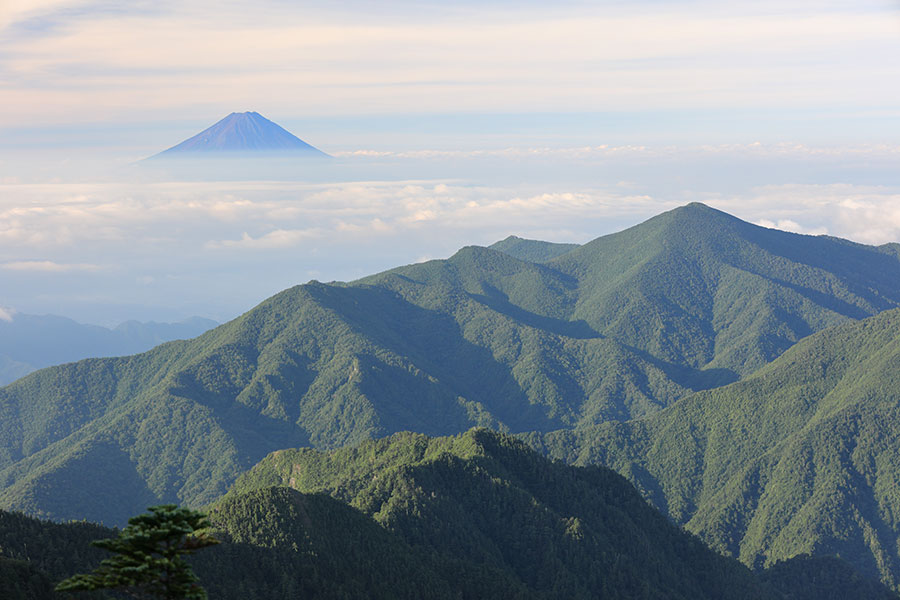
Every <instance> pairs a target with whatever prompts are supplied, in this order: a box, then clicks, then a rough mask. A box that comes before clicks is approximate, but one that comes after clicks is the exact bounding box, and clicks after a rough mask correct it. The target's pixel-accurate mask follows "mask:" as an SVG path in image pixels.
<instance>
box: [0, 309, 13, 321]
mask: <svg viewBox="0 0 900 600" xmlns="http://www.w3.org/2000/svg"><path fill="white" fill-rule="evenodd" d="M15 314H16V311H15V310H13V309H12V308H3V307H2V306H0V321H6V322H7V323H12V320H13V316H14V315H15Z"/></svg>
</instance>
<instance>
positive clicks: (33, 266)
mask: <svg viewBox="0 0 900 600" xmlns="http://www.w3.org/2000/svg"><path fill="white" fill-rule="evenodd" d="M0 269H4V270H7V271H31V272H39V273H65V272H68V271H99V270H101V269H103V266H102V265H94V264H90V263H58V262H53V261H52V260H18V261H12V262H7V263H0Z"/></svg>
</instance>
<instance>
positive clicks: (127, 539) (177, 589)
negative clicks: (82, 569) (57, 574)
mask: <svg viewBox="0 0 900 600" xmlns="http://www.w3.org/2000/svg"><path fill="white" fill-rule="evenodd" d="M148 511H149V512H147V513H144V514H141V515H138V516H136V517H132V518H131V519H129V520H128V526H127V527H126V528H125V529H123V530H122V531H121V532H120V533H119V535H118V537H115V538H110V539H102V540H96V541H94V542H92V545H94V546H97V547H99V548H103V549H105V550H108V551H110V552H112V553H114V554H115V556H113V557H112V558H108V559H106V560H104V561H103V562H102V563H101V564H100V567H98V568H97V569H96V570H94V571H93V572H92V573H87V574H78V575H75V576H73V577H70V578H69V579H66V580H64V581H62V582H60V584H59V585H57V586H56V589H57V591H75V590H101V589H112V590H121V591H123V592H126V593H128V594H131V595H133V596H134V597H136V598H159V599H161V600H176V599H188V600H206V591H205V590H204V589H203V588H202V587H200V585H199V583H198V582H199V580H198V578H197V576H196V575H194V572H193V570H192V569H191V567H190V565H189V564H188V563H187V561H185V559H184V556H185V555H187V554H193V553H194V552H196V551H197V550H200V549H201V548H206V547H207V546H212V545H215V544H217V543H218V540H216V539H215V538H213V537H212V536H210V535H209V534H208V533H206V532H204V531H202V530H203V529H205V528H207V527H209V525H210V524H209V521H207V519H206V515H204V514H203V513H201V512H197V511H194V510H190V509H188V508H180V507H178V506H177V505H175V504H163V505H160V506H152V507H150V508H149V509H148Z"/></svg>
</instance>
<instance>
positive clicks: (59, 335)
mask: <svg viewBox="0 0 900 600" xmlns="http://www.w3.org/2000/svg"><path fill="white" fill-rule="evenodd" d="M7 316H8V317H9V318H8V319H0V385H6V384H8V383H11V382H13V381H15V380H16V379H18V378H20V377H24V376H25V375H27V374H28V373H31V372H32V371H36V370H37V369H41V368H44V367H49V366H51V365H59V364H62V363H67V362H74V361H76V360H81V359H83V358H91V357H99V356H122V355H125V354H135V353H137V352H144V351H145V350H149V349H150V348H153V347H154V346H158V345H159V344H161V343H163V342H168V341H171V340H179V339H181V340H183V339H188V338H192V337H196V336H198V335H200V334H201V333H203V332H204V331H208V330H209V329H212V328H213V327H215V326H216V325H218V323H216V322H215V321H212V320H210V319H203V318H200V317H192V318H190V319H186V320H184V321H180V322H178V323H155V322H152V321H151V322H146V323H140V322H138V321H127V322H125V323H122V324H121V325H119V326H118V327H115V328H114V329H108V328H106V327H100V326H98V325H84V324H82V323H77V322H75V321H73V320H71V319H67V318H65V317H59V316H55V315H28V314H22V313H13V314H12V315H7Z"/></svg>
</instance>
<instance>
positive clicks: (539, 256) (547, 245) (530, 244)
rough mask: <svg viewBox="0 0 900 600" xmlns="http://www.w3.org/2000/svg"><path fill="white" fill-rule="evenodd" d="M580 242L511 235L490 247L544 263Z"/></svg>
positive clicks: (572, 248)
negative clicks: (572, 242)
mask: <svg viewBox="0 0 900 600" xmlns="http://www.w3.org/2000/svg"><path fill="white" fill-rule="evenodd" d="M578 246H579V245H578V244H560V243H556V242H544V241H541V240H529V239H525V238H520V237H518V236H515V235H511V236H509V237H507V238H505V239H502V240H500V241H499V242H494V243H493V244H491V245H490V246H488V248H490V249H491V250H497V251H498V252H503V253H504V254H509V255H510V256H512V257H513V258H518V259H519V260H526V261H528V262H535V263H543V262H547V261H548V260H550V259H553V258H556V257H557V256H561V255H563V254H565V253H566V252H570V251H572V250H574V249H575V248H577V247H578Z"/></svg>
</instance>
